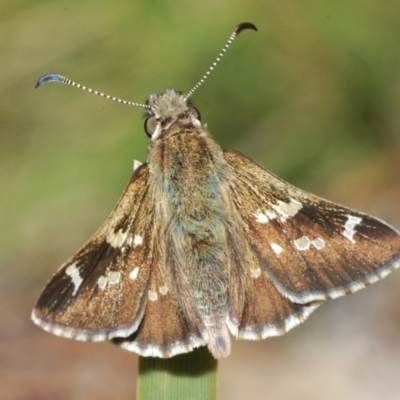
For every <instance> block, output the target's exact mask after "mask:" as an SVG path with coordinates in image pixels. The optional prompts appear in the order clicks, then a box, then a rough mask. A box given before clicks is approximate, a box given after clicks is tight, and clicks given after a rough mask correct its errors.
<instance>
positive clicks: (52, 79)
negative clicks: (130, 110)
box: [35, 74, 150, 108]
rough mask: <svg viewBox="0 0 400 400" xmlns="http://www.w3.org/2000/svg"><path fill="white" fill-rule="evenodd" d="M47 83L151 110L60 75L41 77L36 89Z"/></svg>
mask: <svg viewBox="0 0 400 400" xmlns="http://www.w3.org/2000/svg"><path fill="white" fill-rule="evenodd" d="M47 82H59V83H64V84H65V85H71V86H75V87H77V88H79V89H82V90H86V91H87V92H89V93H93V94H96V95H97V96H101V97H104V98H106V99H109V100H113V101H116V102H117V103H122V104H125V105H127V106H134V107H143V108H150V107H149V106H148V105H147V104H141V103H133V102H131V101H127V100H122V99H119V98H117V97H113V96H109V95H108V94H104V93H101V92H98V91H97V90H93V89H90V88H88V87H86V86H83V85H81V84H79V83H76V82H74V81H71V79H68V78H66V77H65V76H62V75H59V74H46V75H43V76H41V77H40V78H39V79H38V81H37V82H36V85H35V89H36V88H38V87H39V86H41V85H43V84H44V83H47Z"/></svg>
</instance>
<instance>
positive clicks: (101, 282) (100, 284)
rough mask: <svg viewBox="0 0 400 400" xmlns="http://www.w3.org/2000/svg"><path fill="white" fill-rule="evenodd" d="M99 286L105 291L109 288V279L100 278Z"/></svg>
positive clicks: (98, 280)
mask: <svg viewBox="0 0 400 400" xmlns="http://www.w3.org/2000/svg"><path fill="white" fill-rule="evenodd" d="M97 284H98V285H99V288H100V289H101V290H103V289H105V287H106V286H107V278H106V277H105V276H100V278H99V279H97Z"/></svg>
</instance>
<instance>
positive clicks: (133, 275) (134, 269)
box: [129, 267, 139, 281]
mask: <svg viewBox="0 0 400 400" xmlns="http://www.w3.org/2000/svg"><path fill="white" fill-rule="evenodd" d="M138 273H139V268H138V267H135V268H133V270H132V272H131V273H130V274H129V278H131V279H132V280H133V281H134V280H135V279H136V278H137V276H138Z"/></svg>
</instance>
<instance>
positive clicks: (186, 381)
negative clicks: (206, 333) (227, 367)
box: [137, 347, 218, 400]
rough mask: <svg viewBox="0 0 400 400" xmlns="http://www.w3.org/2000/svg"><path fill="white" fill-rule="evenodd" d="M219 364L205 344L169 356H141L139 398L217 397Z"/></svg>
mask: <svg viewBox="0 0 400 400" xmlns="http://www.w3.org/2000/svg"><path fill="white" fill-rule="evenodd" d="M217 366H218V363H217V360H215V359H214V358H213V357H212V355H211V354H210V353H209V351H208V350H207V348H206V347H200V348H198V349H195V350H194V351H192V352H190V353H187V354H180V355H177V356H175V357H172V358H168V359H161V358H154V357H139V377H138V385H137V400H172V399H173V400H176V399H185V400H197V399H199V400H200V399H201V400H204V399H207V400H217V371H218V368H217Z"/></svg>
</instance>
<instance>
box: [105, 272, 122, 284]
mask: <svg viewBox="0 0 400 400" xmlns="http://www.w3.org/2000/svg"><path fill="white" fill-rule="evenodd" d="M107 278H108V282H110V284H111V285H116V284H117V283H119V281H120V280H121V273H120V272H117V271H109V272H107Z"/></svg>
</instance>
